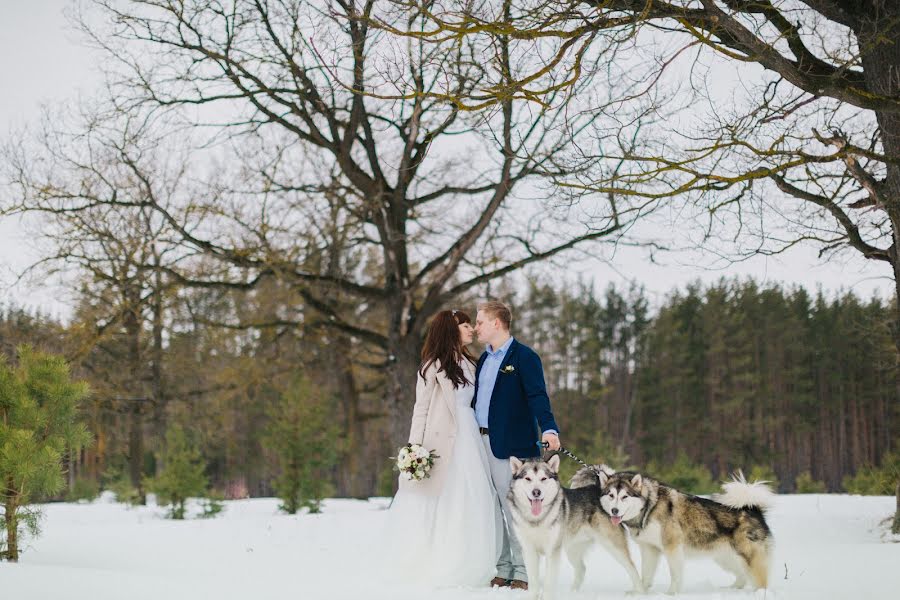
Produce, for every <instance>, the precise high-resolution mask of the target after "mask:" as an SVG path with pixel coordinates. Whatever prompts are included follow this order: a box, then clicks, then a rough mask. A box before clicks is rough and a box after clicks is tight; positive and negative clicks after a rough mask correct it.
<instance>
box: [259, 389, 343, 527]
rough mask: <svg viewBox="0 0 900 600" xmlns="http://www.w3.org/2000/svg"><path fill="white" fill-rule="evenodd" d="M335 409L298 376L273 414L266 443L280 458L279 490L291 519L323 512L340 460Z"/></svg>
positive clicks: (319, 392) (284, 509)
mask: <svg viewBox="0 0 900 600" xmlns="http://www.w3.org/2000/svg"><path fill="white" fill-rule="evenodd" d="M330 408H331V407H330V398H329V397H328V396H327V395H325V394H323V393H322V391H321V390H320V389H318V388H315V387H314V386H313V385H312V384H311V383H310V382H309V381H308V380H306V379H304V378H302V377H298V378H296V379H295V380H294V381H293V383H292V385H291V386H290V387H289V389H288V390H287V391H286V392H285V393H284V394H282V396H281V398H280V400H279V401H278V402H277V403H276V404H275V405H274V406H273V407H272V409H271V410H270V414H269V417H270V421H269V427H268V430H267V432H266V436H265V439H266V441H267V443H268V446H269V447H270V448H271V449H273V450H274V451H275V453H276V455H277V457H278V463H279V466H280V471H281V472H280V474H279V475H278V477H277V478H276V480H275V491H276V493H277V494H278V497H279V498H281V500H282V504H281V509H282V510H283V511H285V512H287V513H289V514H295V513H296V512H297V511H298V510H300V509H301V508H307V509H309V512H310V513H318V512H320V511H321V504H322V499H323V498H324V497H325V496H326V495H327V494H328V493H330V490H331V483H330V481H329V474H330V472H331V470H332V469H333V468H334V466H335V465H336V464H337V462H338V459H339V456H340V445H339V439H338V436H339V432H340V429H339V427H338V424H337V423H336V422H335V419H334V416H333V411H332V410H330Z"/></svg>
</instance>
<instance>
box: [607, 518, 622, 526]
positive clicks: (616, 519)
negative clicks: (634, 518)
mask: <svg viewBox="0 0 900 600" xmlns="http://www.w3.org/2000/svg"><path fill="white" fill-rule="evenodd" d="M609 520H610V521H612V524H613V525H615V526H616V527H618V526H619V523H621V522H622V516H621V515H615V516H611V517H610V518H609Z"/></svg>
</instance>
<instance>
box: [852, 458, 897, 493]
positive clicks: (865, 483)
mask: <svg viewBox="0 0 900 600" xmlns="http://www.w3.org/2000/svg"><path fill="white" fill-rule="evenodd" d="M898 481H900V452H888V453H887V454H885V455H884V456H883V457H882V459H881V465H879V466H877V467H876V466H868V467H863V468H861V469H859V470H858V471H857V472H856V474H855V475H853V476H852V477H851V476H849V475H848V476H847V477H844V480H843V482H842V483H843V485H844V489H845V490H847V491H848V492H850V493H851V494H862V495H869V496H892V495H894V491H895V489H896V486H897V482H898Z"/></svg>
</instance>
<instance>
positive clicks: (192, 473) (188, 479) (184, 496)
mask: <svg viewBox="0 0 900 600" xmlns="http://www.w3.org/2000/svg"><path fill="white" fill-rule="evenodd" d="M160 460H161V462H162V465H163V467H162V470H161V471H160V472H159V474H158V475H157V476H156V477H153V478H148V479H147V482H146V487H147V489H148V490H150V491H151V492H153V493H154V494H156V498H157V502H159V503H160V504H162V505H168V506H169V512H168V517H169V518H170V519H183V518H184V513H185V503H186V502H187V500H188V498H191V497H196V496H203V495H205V494H206V490H207V488H208V487H209V482H208V481H207V479H206V473H205V472H204V471H205V469H206V464H205V462H204V461H203V458H202V457H201V456H200V450H199V449H198V448H197V447H196V446H195V445H194V444H193V443H191V441H190V440H188V437H187V435H185V432H184V429H182V428H181V426H180V425H174V426H172V427H170V428H169V430H168V431H167V432H166V446H165V448H164V450H163V452H162V454H161V456H160Z"/></svg>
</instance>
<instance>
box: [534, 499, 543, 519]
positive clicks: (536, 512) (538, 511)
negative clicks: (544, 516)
mask: <svg viewBox="0 0 900 600" xmlns="http://www.w3.org/2000/svg"><path fill="white" fill-rule="evenodd" d="M542 504H543V500H541V499H540V498H532V499H531V514H533V515H534V516H536V517H539V516H541V505H542Z"/></svg>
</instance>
